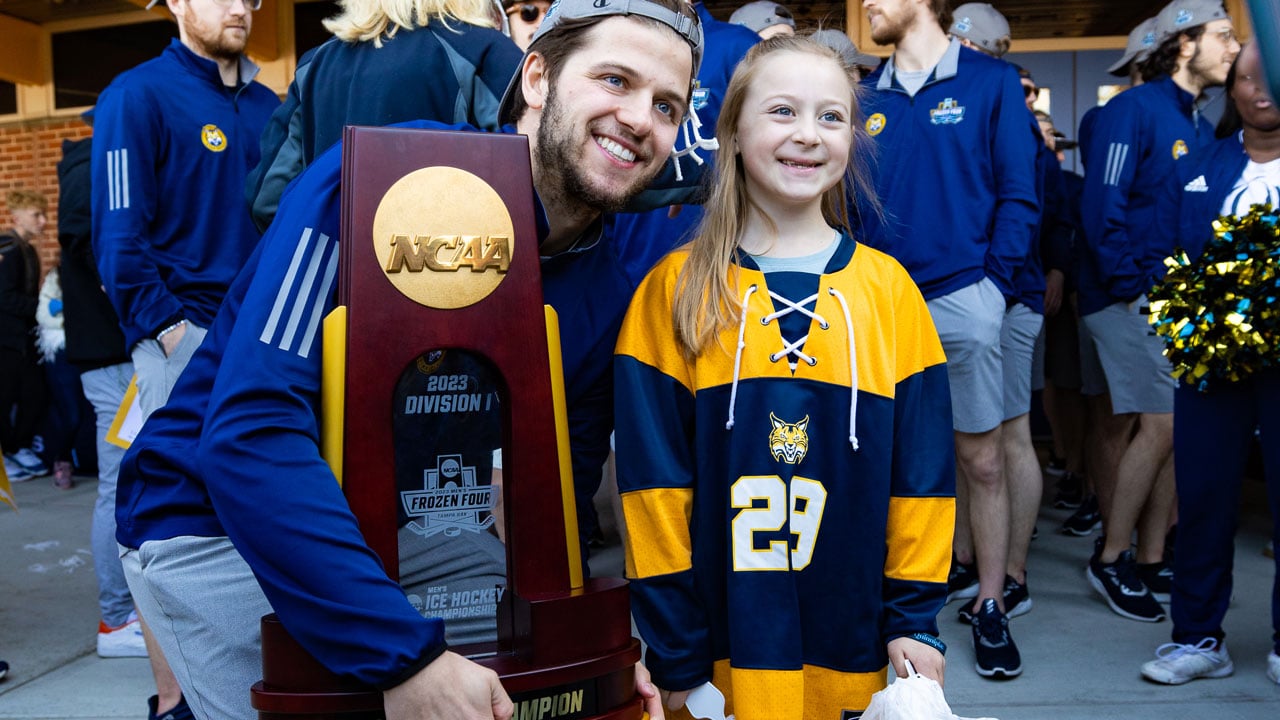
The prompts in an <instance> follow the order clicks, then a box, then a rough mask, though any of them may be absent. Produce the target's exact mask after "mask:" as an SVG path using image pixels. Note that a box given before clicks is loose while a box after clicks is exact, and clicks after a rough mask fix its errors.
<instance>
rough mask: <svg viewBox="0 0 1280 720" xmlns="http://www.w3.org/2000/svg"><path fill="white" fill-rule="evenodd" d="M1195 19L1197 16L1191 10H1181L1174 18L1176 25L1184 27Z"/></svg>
mask: <svg viewBox="0 0 1280 720" xmlns="http://www.w3.org/2000/svg"><path fill="white" fill-rule="evenodd" d="M1193 19H1195V16H1194V15H1192V14H1191V11H1190V10H1179V11H1178V17H1177V18H1175V19H1174V21H1173V25H1174V27H1182V26H1183V25H1186V24H1187V23H1189V22H1191V21H1192V20H1193Z"/></svg>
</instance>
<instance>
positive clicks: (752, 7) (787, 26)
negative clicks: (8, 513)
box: [729, 0, 796, 39]
mask: <svg viewBox="0 0 1280 720" xmlns="http://www.w3.org/2000/svg"><path fill="white" fill-rule="evenodd" d="M729 22H730V23H731V24H733V25H741V26H743V27H745V28H747V29H748V30H750V31H751V32H753V33H756V34H757V35H759V36H760V37H761V39H768V38H771V37H773V36H774V35H795V34H796V19H795V16H793V15H792V14H791V11H790V10H788V9H787V8H786V7H785V6H783V5H779V4H778V3H776V2H773V0H756V1H755V2H749V3H747V4H746V5H743V6H742V7H740V8H738V9H737V10H734V11H733V14H732V15H730V16H729Z"/></svg>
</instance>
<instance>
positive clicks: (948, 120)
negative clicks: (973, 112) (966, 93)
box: [929, 98, 964, 125]
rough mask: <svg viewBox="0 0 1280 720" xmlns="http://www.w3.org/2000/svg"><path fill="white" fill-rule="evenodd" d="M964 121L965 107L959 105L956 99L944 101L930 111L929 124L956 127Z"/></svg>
mask: <svg viewBox="0 0 1280 720" xmlns="http://www.w3.org/2000/svg"><path fill="white" fill-rule="evenodd" d="M963 119H964V106H963V105H959V104H957V103H956V101H955V99H954V98H947V99H946V100H943V101H942V102H940V103H938V107H936V108H934V109H932V110H930V111H929V122H931V123H933V124H934V125H955V124H956V123H958V122H960V121H961V120H963Z"/></svg>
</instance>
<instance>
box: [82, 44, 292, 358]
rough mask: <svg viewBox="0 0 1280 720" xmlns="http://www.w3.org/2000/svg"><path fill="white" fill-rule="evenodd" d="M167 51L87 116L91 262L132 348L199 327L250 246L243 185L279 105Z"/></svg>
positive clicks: (244, 65) (110, 90)
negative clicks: (184, 322) (185, 322)
mask: <svg viewBox="0 0 1280 720" xmlns="http://www.w3.org/2000/svg"><path fill="white" fill-rule="evenodd" d="M257 72H258V68H257V67H256V66H255V65H254V64H253V63H251V62H249V61H248V60H246V59H242V60H241V63H240V84H239V85H238V86H236V87H235V88H228V87H226V86H224V85H223V84H222V76H221V75H220V74H219V73H218V66H217V64H216V63H214V62H213V61H212V60H206V59H205V58H202V57H200V56H198V55H196V54H195V53H193V52H192V51H191V50H190V49H188V48H187V47H186V46H185V45H183V44H182V43H181V42H179V41H178V40H174V41H173V42H171V43H170V44H169V47H167V48H165V51H164V52H163V53H161V55H160V56H159V57H157V58H155V59H152V60H148V61H147V62H144V63H142V64H141V65H138V66H137V67H135V68H133V69H131V70H126V71H125V72H123V73H121V74H120V75H118V76H117V77H116V79H115V80H113V81H112V82H111V84H110V85H109V86H107V89H106V90H104V91H103V92H102V95H100V96H99V98H98V105H97V107H96V108H95V109H94V141H93V159H92V170H91V174H92V176H93V181H92V187H93V191H92V192H93V251H94V255H95V256H96V257H97V259H98V270H99V273H100V274H101V276H102V282H103V284H104V285H105V286H106V290H107V295H108V296H109V297H110V298H111V303H112V304H113V305H114V306H115V308H116V312H117V313H119V315H120V323H121V326H122V329H123V330H124V334H125V342H126V344H127V346H128V347H130V348H132V347H133V346H134V345H135V344H137V342H138V341H139V340H141V339H143V338H148V337H153V336H154V335H155V333H157V332H159V331H160V330H162V329H164V327H165V326H167V325H168V324H170V323H172V322H174V321H175V320H178V319H181V318H187V319H189V320H191V321H193V322H195V323H197V324H199V325H201V326H204V327H208V325H209V323H211V322H212V321H213V316H214V314H215V313H217V311H218V306H219V305H220V304H221V303H222V298H223V296H224V295H226V292H227V288H228V287H230V285H231V281H232V280H234V279H235V276H236V274H237V273H238V272H240V268H241V267H243V266H244V262H245V260H246V259H247V258H248V257H249V255H250V253H252V252H253V248H254V246H255V245H256V244H257V243H258V231H257V230H256V229H255V228H254V226H253V222H252V221H251V220H250V219H249V212H248V210H247V209H246V208H245V205H244V193H243V188H244V179H245V176H247V175H248V174H249V170H251V169H252V168H253V166H254V165H256V164H257V163H258V136H259V135H261V134H262V128H263V127H265V126H266V124H267V120H268V119H269V118H270V117H271V112H272V111H273V110H275V109H276V107H277V106H279V104H280V100H279V99H278V98H277V97H276V95H275V93H273V92H272V91H271V90H270V89H268V88H267V87H266V86H265V85H262V84H261V83H257V82H254V81H253V77H254V75H256V74H257Z"/></svg>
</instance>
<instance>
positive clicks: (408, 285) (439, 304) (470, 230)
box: [373, 166, 515, 310]
mask: <svg viewBox="0 0 1280 720" xmlns="http://www.w3.org/2000/svg"><path fill="white" fill-rule="evenodd" d="M514 240H515V226H514V224H512V222H511V214H510V213H509V212H507V206H506V205H505V204H504V203H503V202H502V198H501V197H500V196H499V195H498V193H497V191H496V190H494V189H493V188H492V187H490V186H489V184H488V183H486V182H485V181H484V180H481V179H480V178H479V177H477V176H475V175H473V174H471V173H469V172H467V171H466V170H460V169H458V168H455V167H446V166H439V167H429V168H423V169H421V170H415V171H413V172H411V173H409V174H408V175H405V176H404V177H402V178H400V179H399V180H397V181H396V182H395V184H394V185H392V186H391V188H390V189H389V190H387V194H386V195H383V196H382V201H381V202H380V203H378V210H377V212H376V213H375V214H374V216H373V251H374V253H375V254H376V255H377V257H378V264H379V265H381V267H382V269H383V271H384V272H386V274H387V279H388V280H390V281H391V284H392V285H394V286H395V288H396V289H397V290H399V291H400V292H401V293H403V294H404V296H405V297H407V298H409V299H410V300H412V301H414V302H416V303H418V304H420V305H425V306H427V307H430V308H437V309H442V310H451V309H454V308H460V307H466V306H468V305H471V304H473V303H476V302H479V301H480V300H483V299H484V298H485V297H487V296H488V295H489V294H490V293H492V292H493V291H494V290H495V289H497V287H498V284H499V283H501V282H502V279H503V278H504V277H506V275H507V270H508V268H509V267H510V266H511V250H512V246H513V244H514Z"/></svg>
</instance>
